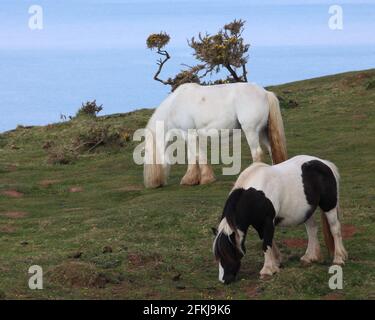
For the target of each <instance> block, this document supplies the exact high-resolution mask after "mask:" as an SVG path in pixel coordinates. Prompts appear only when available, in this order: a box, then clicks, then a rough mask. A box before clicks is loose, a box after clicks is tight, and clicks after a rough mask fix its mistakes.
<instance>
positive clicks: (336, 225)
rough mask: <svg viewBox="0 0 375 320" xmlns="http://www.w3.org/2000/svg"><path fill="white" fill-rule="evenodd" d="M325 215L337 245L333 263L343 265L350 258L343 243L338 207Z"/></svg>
mask: <svg viewBox="0 0 375 320" xmlns="http://www.w3.org/2000/svg"><path fill="white" fill-rule="evenodd" d="M324 214H325V215H326V217H327V220H328V223H329V227H330V229H331V233H332V236H333V241H334V244H335V253H334V258H333V263H334V264H339V265H343V264H344V263H345V260H346V259H347V258H348V254H347V252H346V250H345V248H344V244H343V243H342V237H341V224H340V221H339V219H338V211H337V207H336V208H334V209H332V210H330V211H327V212H324Z"/></svg>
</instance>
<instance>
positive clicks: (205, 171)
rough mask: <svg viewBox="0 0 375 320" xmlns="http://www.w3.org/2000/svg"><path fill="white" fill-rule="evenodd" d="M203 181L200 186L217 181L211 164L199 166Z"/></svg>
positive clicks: (201, 180)
mask: <svg viewBox="0 0 375 320" xmlns="http://www.w3.org/2000/svg"><path fill="white" fill-rule="evenodd" d="M199 169H200V174H201V179H200V184H208V183H211V182H214V181H215V175H214V171H213V169H212V167H211V166H210V165H209V164H199Z"/></svg>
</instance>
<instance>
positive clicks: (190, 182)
mask: <svg viewBox="0 0 375 320" xmlns="http://www.w3.org/2000/svg"><path fill="white" fill-rule="evenodd" d="M180 184H181V185H183V186H196V185H197V184H199V177H183V178H182V180H181V182H180Z"/></svg>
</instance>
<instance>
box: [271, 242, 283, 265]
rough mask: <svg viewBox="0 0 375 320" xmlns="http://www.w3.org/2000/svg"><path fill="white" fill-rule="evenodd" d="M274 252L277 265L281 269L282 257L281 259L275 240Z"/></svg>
mask: <svg viewBox="0 0 375 320" xmlns="http://www.w3.org/2000/svg"><path fill="white" fill-rule="evenodd" d="M272 251H273V257H274V259H275V262H276V265H277V266H278V267H280V266H281V263H282V257H281V253H280V250H279V248H278V247H277V245H276V241H275V240H272Z"/></svg>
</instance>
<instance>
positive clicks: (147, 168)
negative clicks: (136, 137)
mask: <svg viewBox="0 0 375 320" xmlns="http://www.w3.org/2000/svg"><path fill="white" fill-rule="evenodd" d="M158 152H159V150H158V148H156V139H155V134H154V133H151V132H150V134H148V135H147V136H146V141H145V163H144V165H143V180H144V184H145V187H146V188H158V187H162V186H163V185H165V184H166V178H167V177H166V176H167V170H165V168H164V167H163V165H162V164H159V163H158V162H159V161H157V159H160V154H159V153H158Z"/></svg>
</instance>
